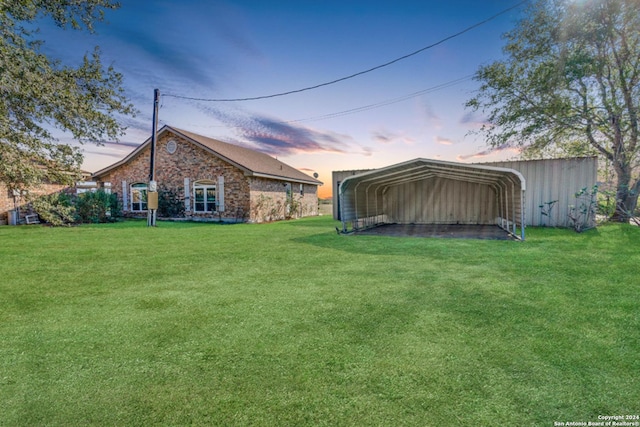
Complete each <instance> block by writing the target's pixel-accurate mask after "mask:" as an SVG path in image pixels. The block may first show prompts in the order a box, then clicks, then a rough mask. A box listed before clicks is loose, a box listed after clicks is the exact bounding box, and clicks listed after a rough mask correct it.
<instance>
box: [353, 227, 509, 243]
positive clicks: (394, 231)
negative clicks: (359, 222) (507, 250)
mask: <svg viewBox="0 0 640 427" xmlns="http://www.w3.org/2000/svg"><path fill="white" fill-rule="evenodd" d="M353 234H355V235H365V236H392V237H432V238H445V239H480V240H517V239H515V238H514V237H513V235H511V234H510V233H508V232H506V231H505V230H503V229H502V228H500V227H498V226H497V225H468V224H384V225H380V226H377V227H372V228H367V229H362V230H357V231H354V232H353Z"/></svg>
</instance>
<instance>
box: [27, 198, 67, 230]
mask: <svg viewBox="0 0 640 427" xmlns="http://www.w3.org/2000/svg"><path fill="white" fill-rule="evenodd" d="M31 206H32V207H33V210H34V211H35V212H36V213H37V214H38V216H39V217H40V219H41V220H43V221H44V222H46V223H48V224H51V225H53V226H56V227H59V226H62V225H69V224H73V223H74V222H75V212H76V208H75V207H74V206H73V205H72V204H71V198H70V197H69V195H67V194H65V193H54V194H49V195H46V196H40V197H38V198H36V199H33V200H31Z"/></svg>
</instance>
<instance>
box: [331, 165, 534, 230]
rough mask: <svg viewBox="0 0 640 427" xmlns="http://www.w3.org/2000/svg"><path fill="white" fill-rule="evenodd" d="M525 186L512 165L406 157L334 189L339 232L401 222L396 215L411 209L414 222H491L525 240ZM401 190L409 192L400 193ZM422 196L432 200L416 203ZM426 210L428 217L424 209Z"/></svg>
mask: <svg viewBox="0 0 640 427" xmlns="http://www.w3.org/2000/svg"><path fill="white" fill-rule="evenodd" d="M410 184H413V187H409V185H410ZM525 190H526V183H525V179H524V177H523V176H522V174H521V173H520V172H518V171H516V170H515V169H509V168H501V167H493V166H484V165H477V164H465V163H456V162H447V161H442V160H432V159H424V158H418V159H414V160H409V161H406V162H403V163H398V164H395V165H391V166H387V167H384V168H380V169H375V170H371V171H367V172H364V173H361V174H358V175H353V176H350V177H347V178H345V179H344V181H342V183H341V184H340V187H339V190H338V197H339V203H340V219H341V221H342V231H343V232H344V233H348V232H351V231H358V230H361V229H366V228H371V227H376V226H379V225H384V224H390V223H398V222H400V223H402V221H401V220H399V219H398V215H396V213H397V212H400V211H407V212H413V213H410V214H408V215H409V216H411V215H413V216H412V219H413V222H421V223H427V224H429V223H433V224H437V223H447V224H456V223H460V222H463V223H468V224H473V223H476V224H479V223H483V224H494V225H497V226H498V227H500V228H502V229H503V230H505V231H506V232H508V233H510V234H511V235H512V236H513V237H515V238H518V239H520V240H524V237H525V231H524V230H525V226H524V224H525V218H524V214H525V210H524V208H523V207H524V197H525ZM405 193H407V194H408V196H404V197H403V194H405ZM423 198H426V199H431V202H432V203H431V204H430V205H429V206H423V205H422V204H420V202H416V199H423ZM419 205H420V206H419ZM418 208H420V209H418ZM427 209H430V210H431V212H432V214H431V215H429V214H426V213H425V210H427ZM415 212H419V213H418V214H415ZM404 213H406V212H404ZM405 216H406V215H405ZM464 216H466V218H465V217H464ZM443 221H444V222H443ZM410 222H411V221H410ZM518 229H519V231H520V232H519V233H518Z"/></svg>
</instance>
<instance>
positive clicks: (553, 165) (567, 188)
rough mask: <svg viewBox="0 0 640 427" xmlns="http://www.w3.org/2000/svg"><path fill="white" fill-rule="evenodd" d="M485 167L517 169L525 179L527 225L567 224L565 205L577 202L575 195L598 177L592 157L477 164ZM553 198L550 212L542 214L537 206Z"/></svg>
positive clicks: (569, 225)
mask: <svg viewBox="0 0 640 427" xmlns="http://www.w3.org/2000/svg"><path fill="white" fill-rule="evenodd" d="M481 164H484V165H487V166H497V167H504V168H511V169H515V170H517V171H519V172H520V173H521V174H522V175H523V176H524V177H525V179H526V181H527V197H526V200H525V218H526V220H525V221H526V224H527V225H533V226H554V227H571V226H572V224H571V221H570V220H569V216H568V215H569V206H571V205H574V206H575V205H577V204H578V203H579V201H578V200H577V199H576V197H575V194H576V193H577V192H579V191H580V190H582V189H583V188H587V189H589V190H591V188H592V187H593V186H594V185H595V184H596V183H597V180H598V160H597V158H595V157H580V158H572V159H547V160H527V161H505V162H492V163H481ZM554 200H557V202H556V203H555V204H554V205H553V208H552V209H551V212H550V215H543V214H542V208H540V205H543V206H546V204H547V203H550V202H552V201H554Z"/></svg>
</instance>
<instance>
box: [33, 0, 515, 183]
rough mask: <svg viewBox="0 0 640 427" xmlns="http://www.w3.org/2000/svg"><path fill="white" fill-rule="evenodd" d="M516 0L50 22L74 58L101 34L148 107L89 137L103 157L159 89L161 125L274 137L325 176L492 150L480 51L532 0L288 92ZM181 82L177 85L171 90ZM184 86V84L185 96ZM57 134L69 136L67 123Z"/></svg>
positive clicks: (157, 4)
mask: <svg viewBox="0 0 640 427" xmlns="http://www.w3.org/2000/svg"><path fill="white" fill-rule="evenodd" d="M517 3H518V0H482V1H478V0H449V1H441V0H431V1H402V0H399V1H393V2H392V1H380V2H371V1H344V0H342V1H333V0H324V1H319V0H313V1H311V0H298V1H277V0H275V1H270V2H265V1H249V0H247V1H241V0H238V1H229V2H222V1H205V0H181V1H169V0H159V1H145V0H121V4H122V7H121V8H120V9H118V10H116V11H113V12H108V13H107V16H106V22H104V23H100V24H98V25H97V26H96V31H97V32H96V34H88V33H85V32H77V31H72V30H65V31H61V30H58V29H56V28H54V27H53V26H51V25H48V24H46V23H44V22H43V23H42V25H41V28H42V37H43V38H44V39H45V41H46V44H45V47H44V50H45V52H47V53H49V54H51V55H53V56H55V57H58V58H61V59H62V60H63V62H65V63H68V64H75V63H78V62H79V61H80V60H81V58H82V55H83V54H84V53H85V52H87V51H91V50H92V49H93V47H94V46H96V45H98V46H100V48H101V50H102V55H103V61H104V62H105V64H112V65H113V66H114V67H115V68H116V69H117V70H118V71H120V72H121V73H122V74H123V75H124V79H125V81H124V84H125V89H126V91H127V94H128V96H129V97H130V98H131V100H132V102H133V103H134V104H135V105H136V107H137V108H138V110H139V114H138V115H137V117H135V118H133V119H127V120H126V121H125V123H126V125H127V126H128V131H127V134H126V135H125V136H124V137H123V138H121V140H120V142H118V143H111V142H107V143H106V144H105V145H104V146H100V147H98V146H93V145H85V146H84V151H85V157H86V160H85V164H84V168H85V169H87V170H89V171H95V170H98V169H100V168H102V167H105V166H107V165H109V164H111V163H113V162H115V161H117V160H119V159H121V158H122V157H124V156H125V155H126V154H128V153H129V152H130V151H131V150H133V149H134V148H135V146H136V145H137V144H140V143H142V142H144V140H145V139H146V138H148V137H149V135H150V133H151V122H152V112H153V90H154V89H156V88H157V89H159V90H160V93H161V96H162V98H161V107H160V111H159V123H160V126H162V125H163V124H168V125H171V126H175V127H179V128H183V129H186V130H189V131H193V132H196V133H200V134H202V135H207V136H210V137H213V138H218V139H220V140H223V141H227V142H231V143H237V144H241V145H244V146H247V147H250V148H254V149H257V150H261V151H264V152H266V153H269V154H271V155H273V156H275V157H277V158H278V159H280V160H282V161H284V162H286V163H288V164H290V165H291V166H294V167H296V168H299V169H301V170H303V171H304V172H307V173H309V174H312V173H314V172H317V173H318V174H319V175H320V179H321V180H322V181H324V182H325V183H327V184H329V185H327V186H326V187H327V188H326V189H324V191H323V194H324V195H326V194H327V189H328V188H329V187H330V183H331V171H333V170H345V169H369V168H377V167H382V166H388V165H390V164H393V163H398V162H402V161H406V160H410V159H413V158H416V157H425V158H433V159H441V160H452V161H463V162H473V161H491V160H501V159H504V158H510V157H514V156H516V155H517V153H516V152H514V151H511V150H489V149H488V147H487V146H486V145H485V143H484V142H483V141H482V139H481V138H480V137H478V136H473V135H469V131H471V130H473V129H476V128H477V127H478V126H479V124H480V123H481V122H482V119H483V118H482V117H479V116H477V115H476V116H474V115H472V114H470V111H469V110H466V109H465V108H464V103H465V101H466V100H467V99H469V98H470V97H471V96H472V94H473V91H474V90H475V89H477V87H478V83H477V82H474V81H473V80H471V79H470V78H469V76H471V75H472V74H473V73H474V72H475V71H476V70H477V69H478V67H479V66H480V65H482V64H487V63H490V62H492V61H494V60H496V59H500V57H501V48H502V46H503V40H502V38H501V36H502V34H504V33H505V32H506V31H508V30H509V29H511V28H512V27H513V25H514V23H515V21H516V20H517V19H518V18H519V17H520V15H521V14H522V13H523V6H520V7H517V8H515V9H514V10H512V11H510V12H507V13H505V14H503V15H501V16H499V17H497V18H495V19H493V20H492V21H490V22H488V23H486V24H483V25H482V26H480V27H478V28H475V29H473V30H470V31H468V32H466V33H465V34H462V35H460V36H457V37H455V38H453V39H450V40H447V41H445V42H443V43H441V44H439V45H437V46H435V47H433V48H430V49H427V50H425V51H423V52H421V53H419V54H417V55H414V56H411V57H409V58H407V59H404V60H402V61H398V62H396V63H394V64H392V65H389V66H387V67H384V68H381V69H378V70H375V71H372V72H370V73H367V74H364V75H361V76H358V77H355V78H352V79H349V80H345V81H341V82H339V83H336V84H332V85H328V86H323V87H320V88H318V89H314V90H309V91H304V92H300V93H295V94H291V95H287V96H281V97H274V98H269V99H261V100H253V101H245V102H203V101H195V100H189V99H184V98H179V97H187V98H205V99H228V98H233V99H235V98H247V97H258V96H264V95H271V94H277V93H281V92H287V91H292V90H297V89H301V88H305V87H309V86H314V85H318V84H322V83H325V82H328V81H332V80H335V79H340V78H342V77H345V76H348V75H351V74H354V73H358V72H361V71H364V70H367V69H370V68H372V67H376V66H378V65H381V64H384V63H386V62H388V61H391V60H394V59H396V58H399V57H401V56H403V55H407V54H409V53H412V52H415V51H417V50H419V49H422V48H424V47H426V46H429V45H431V44H434V43H437V42H439V41H441V40H443V39H445V38H447V37H450V36H452V35H454V34H456V33H458V32H460V31H462V30H464V29H466V28H468V27H470V26H472V25H474V24H476V23H478V22H480V21H483V20H485V19H487V18H489V17H491V16H493V15H495V14H497V13H499V12H501V11H503V10H505V9H508V8H510V7H512V6H514V5H516V4H517ZM172 95H173V96H172ZM176 96H179V97H176ZM61 139H63V140H64V137H62V138H61Z"/></svg>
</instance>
